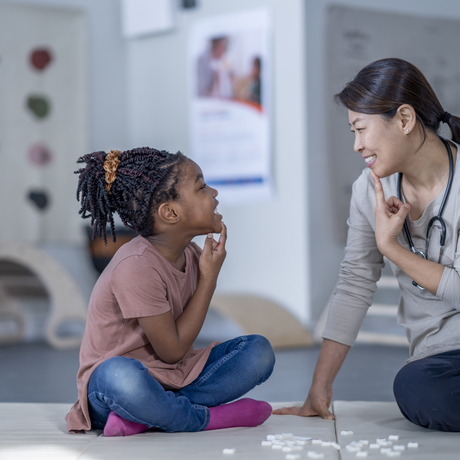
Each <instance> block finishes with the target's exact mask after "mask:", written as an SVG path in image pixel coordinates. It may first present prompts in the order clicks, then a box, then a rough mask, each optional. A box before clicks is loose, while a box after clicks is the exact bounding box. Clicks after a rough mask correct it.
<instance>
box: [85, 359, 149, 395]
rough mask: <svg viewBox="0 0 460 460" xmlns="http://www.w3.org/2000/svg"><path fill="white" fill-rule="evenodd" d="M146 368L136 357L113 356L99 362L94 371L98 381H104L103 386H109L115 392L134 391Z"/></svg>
mask: <svg viewBox="0 0 460 460" xmlns="http://www.w3.org/2000/svg"><path fill="white" fill-rule="evenodd" d="M145 373H147V374H148V371H147V368H146V367H145V366H144V365H143V364H142V363H141V362H140V361H137V360H136V359H132V358H126V357H123V356H115V357H113V358H109V359H108V360H107V361H104V362H103V363H101V364H100V365H99V366H98V367H97V368H96V370H95V371H94V374H95V377H96V378H97V379H98V380H99V381H101V380H102V381H104V383H105V387H106V388H107V387H110V388H111V390H112V391H116V392H117V393H128V394H129V393H130V392H133V391H135V389H136V388H137V387H138V386H139V384H140V382H141V381H142V380H143V378H142V377H143V374H145Z"/></svg>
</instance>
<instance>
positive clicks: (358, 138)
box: [353, 136, 363, 153]
mask: <svg viewBox="0 0 460 460" xmlns="http://www.w3.org/2000/svg"><path fill="white" fill-rule="evenodd" d="M353 149H354V151H355V152H357V153H360V152H361V151H362V150H363V143H362V142H361V136H356V137H355V143H354V144H353Z"/></svg>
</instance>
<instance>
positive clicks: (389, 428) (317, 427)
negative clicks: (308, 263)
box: [0, 401, 460, 460]
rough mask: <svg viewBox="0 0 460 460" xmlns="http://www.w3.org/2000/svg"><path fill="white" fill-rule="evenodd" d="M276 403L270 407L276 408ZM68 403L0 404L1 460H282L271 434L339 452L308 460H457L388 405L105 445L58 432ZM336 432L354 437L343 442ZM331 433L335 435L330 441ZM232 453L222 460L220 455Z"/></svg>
mask: <svg viewBox="0 0 460 460" xmlns="http://www.w3.org/2000/svg"><path fill="white" fill-rule="evenodd" d="M279 405H280V403H277V404H274V406H275V407H278V406H279ZM68 409H69V405H68V404H51V403H50V404H47V403H2V404H0V460H16V459H18V460H23V459H31V460H32V459H33V460H42V459H43V460H77V459H78V460H122V459H123V460H127V459H136V460H137V459H139V460H142V459H155V460H163V459H165V460H166V459H168V460H173V459H200V460H207V459H213V460H214V459H222V460H228V459H233V460H247V459H269V460H270V459H273V460H285V458H286V455H288V454H287V453H286V452H283V451H282V450H274V449H272V448H271V447H263V446H261V442H262V440H264V439H265V438H266V436H267V435H270V434H281V433H291V434H292V435H294V436H304V437H311V438H316V439H321V440H322V441H338V442H339V444H340V445H341V446H342V449H341V450H340V451H337V450H335V449H334V448H332V447H326V446H321V445H318V444H311V443H310V444H308V445H306V446H304V448H303V450H302V451H299V452H295V454H297V455H300V459H301V460H302V459H309V458H311V457H309V456H308V452H310V451H316V452H319V453H322V454H324V457H323V458H324V459H326V460H328V459H334V460H335V459H337V460H338V459H351V458H353V459H354V458H357V457H356V453H354V452H349V451H348V450H347V449H346V445H347V444H350V443H351V442H353V441H359V440H368V441H369V442H375V439H376V438H388V436H389V435H392V434H396V435H399V436H400V439H399V440H398V441H395V444H402V445H405V446H407V443H408V442H418V443H419V447H418V448H417V449H407V448H406V449H405V450H404V451H403V452H402V454H401V457H398V458H401V459H403V458H408V459H409V458H417V460H428V459H430V460H432V459H440V460H450V459H458V458H459V454H458V446H459V444H460V434H457V433H439V432H435V431H430V430H425V429H422V428H418V427H416V426H415V425H413V424H411V423H409V422H407V421H406V420H405V419H403V417H402V416H401V414H400V413H399V411H398V409H397V407H396V405H395V404H394V403H388V402H387V403H379V402H359V401H358V402H356V401H355V402H353V401H336V402H334V404H333V410H334V413H335V415H336V419H337V420H336V422H334V421H325V420H320V419H318V418H299V417H293V416H275V415H272V416H271V417H270V418H269V419H268V420H267V421H266V422H265V423H264V424H263V425H261V426H259V427H256V428H231V429H227V430H216V431H212V432H201V433H174V434H167V433H158V432H150V433H143V434H140V435H136V436H131V437H126V438H106V437H104V436H103V435H102V434H101V433H100V432H96V431H94V432H88V433H86V434H83V435H70V434H68V433H67V432H66V430H65V422H64V415H65V414H66V412H67V411H68ZM342 430H351V431H353V435H349V436H343V435H341V434H340V433H341V431H342ZM336 433H337V435H336ZM226 448H234V449H236V451H235V453H234V454H230V455H226V454H224V453H223V449H226ZM362 451H368V455H369V456H368V458H375V459H377V458H389V457H387V455H385V454H381V453H380V450H370V449H369V448H368V447H366V446H364V447H363V448H362Z"/></svg>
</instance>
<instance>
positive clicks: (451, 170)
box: [397, 136, 454, 291]
mask: <svg viewBox="0 0 460 460" xmlns="http://www.w3.org/2000/svg"><path fill="white" fill-rule="evenodd" d="M439 139H441V141H442V143H443V144H444V146H445V147H446V150H447V154H448V156H449V179H448V181H447V186H446V192H445V193H444V197H443V199H442V202H441V206H439V211H438V215H437V216H433V217H432V218H431V219H430V221H429V222H428V227H427V230H426V239H427V241H428V238H429V237H430V230H431V227H432V226H433V224H434V222H436V221H438V222H439V223H440V224H441V237H440V241H439V245H440V247H441V252H442V250H443V248H444V245H445V243H446V223H445V222H444V219H443V218H442V212H443V211H444V206H445V204H446V201H447V198H448V197H449V193H450V190H451V188H452V180H453V177H454V159H453V155H452V150H451V148H450V145H449V142H447V141H446V140H445V139H444V138H443V137H441V136H439ZM401 182H402V173H399V174H398V184H397V187H398V199H399V200H400V201H402V193H401ZM404 233H405V234H406V238H407V242H408V244H409V247H410V249H411V251H412V252H413V253H414V254H417V255H419V256H420V257H423V258H424V259H426V258H427V256H428V243H427V247H426V249H425V252H426V254H425V253H423V252H422V251H416V250H415V246H414V243H413V241H412V237H411V234H410V231H409V226H408V225H407V218H406V220H404ZM412 284H413V285H414V286H416V287H418V288H419V289H420V290H422V291H424V290H425V288H423V287H422V286H420V285H419V284H417V283H416V282H415V281H412Z"/></svg>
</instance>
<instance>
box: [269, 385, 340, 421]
mask: <svg viewBox="0 0 460 460" xmlns="http://www.w3.org/2000/svg"><path fill="white" fill-rule="evenodd" d="M331 400H332V387H330V388H328V387H326V386H319V385H317V386H313V385H312V387H311V388H310V392H309V393H308V397H307V399H306V400H305V402H304V403H303V406H301V407H297V406H293V407H282V408H281V409H276V410H274V411H273V414H275V415H298V416H300V417H314V416H317V415H319V416H320V417H321V418H323V419H326V420H334V415H333V414H332V412H330V411H329V409H328V407H329V406H330V404H331Z"/></svg>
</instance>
